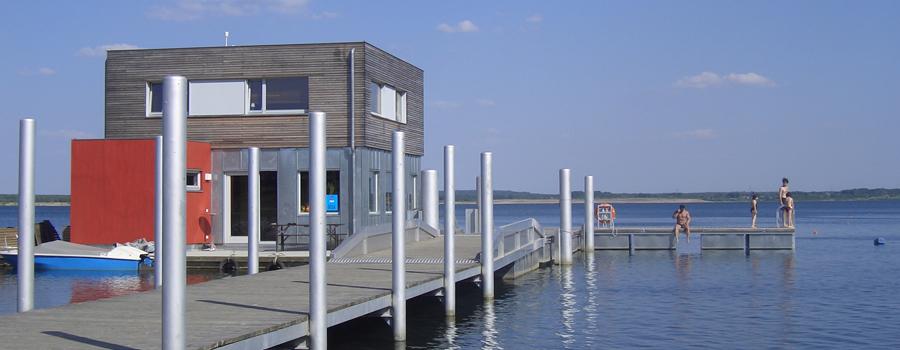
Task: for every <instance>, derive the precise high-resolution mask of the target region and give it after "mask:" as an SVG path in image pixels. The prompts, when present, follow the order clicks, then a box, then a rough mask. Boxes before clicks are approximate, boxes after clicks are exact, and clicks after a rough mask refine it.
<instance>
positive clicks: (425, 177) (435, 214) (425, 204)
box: [422, 170, 440, 230]
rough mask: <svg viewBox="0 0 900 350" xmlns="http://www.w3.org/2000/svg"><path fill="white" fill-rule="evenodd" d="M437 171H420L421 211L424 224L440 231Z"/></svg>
mask: <svg viewBox="0 0 900 350" xmlns="http://www.w3.org/2000/svg"><path fill="white" fill-rule="evenodd" d="M439 200H440V199H438V184H437V170H422V209H423V211H424V212H425V213H424V214H425V215H424V216H425V224H427V225H428V226H431V227H434V228H435V229H438V230H440V220H439V216H440V213H439V212H440V209H439V208H440V205H439V204H438V202H439Z"/></svg>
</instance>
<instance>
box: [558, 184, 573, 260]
mask: <svg viewBox="0 0 900 350" xmlns="http://www.w3.org/2000/svg"><path fill="white" fill-rule="evenodd" d="M569 173H570V171H569V169H559V225H560V226H559V236H560V245H559V247H560V248H561V249H562V253H561V254H560V257H559V260H560V261H559V263H560V265H571V264H572V187H571V186H570V184H569Z"/></svg>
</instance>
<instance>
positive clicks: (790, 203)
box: [784, 192, 794, 228]
mask: <svg viewBox="0 0 900 350" xmlns="http://www.w3.org/2000/svg"><path fill="white" fill-rule="evenodd" d="M784 198H785V199H784V218H785V219H784V226H787V227H790V228H794V196H792V195H791V193H790V192H788V193H786V194H785V197H784Z"/></svg>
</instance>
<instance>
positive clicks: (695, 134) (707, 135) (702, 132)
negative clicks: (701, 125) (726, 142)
mask: <svg viewBox="0 0 900 350" xmlns="http://www.w3.org/2000/svg"><path fill="white" fill-rule="evenodd" d="M674 136H675V137H677V138H682V139H694V140H709V139H714V138H716V137H718V134H716V131H715V130H713V129H695V130H687V131H680V132H676V133H674Z"/></svg>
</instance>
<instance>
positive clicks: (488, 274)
mask: <svg viewBox="0 0 900 350" xmlns="http://www.w3.org/2000/svg"><path fill="white" fill-rule="evenodd" d="M492 163H493V162H492V160H491V152H483V153H481V287H482V292H483V294H484V299H485V300H493V299H494V185H493V183H492V182H493V175H492V171H491V167H492Z"/></svg>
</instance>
